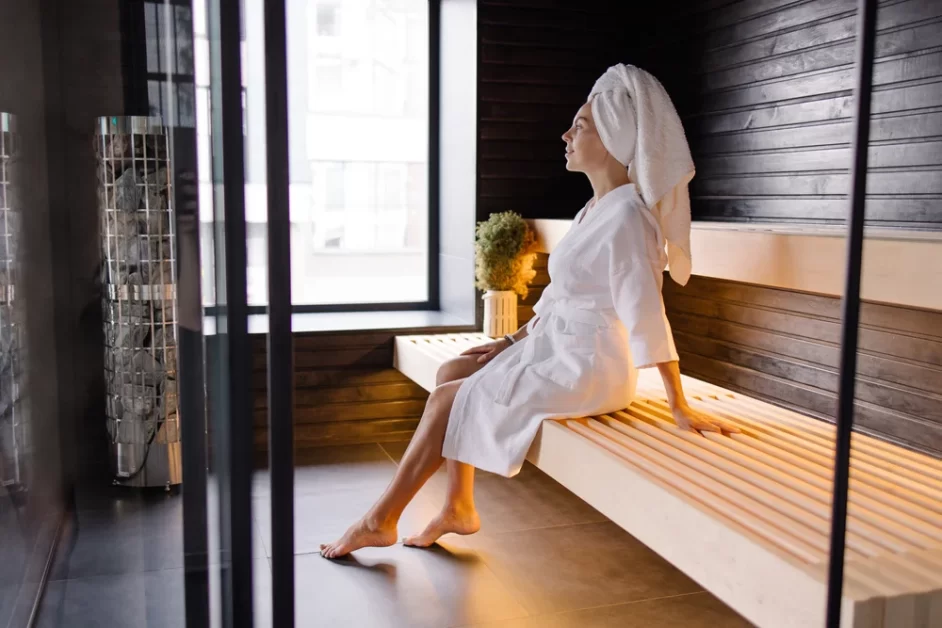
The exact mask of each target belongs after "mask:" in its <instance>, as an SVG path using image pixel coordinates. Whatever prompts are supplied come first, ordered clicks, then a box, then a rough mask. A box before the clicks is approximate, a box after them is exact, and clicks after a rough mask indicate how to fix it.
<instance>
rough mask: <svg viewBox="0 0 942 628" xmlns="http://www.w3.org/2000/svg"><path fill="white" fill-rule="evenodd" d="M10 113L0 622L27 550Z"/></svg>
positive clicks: (0, 342)
mask: <svg viewBox="0 0 942 628" xmlns="http://www.w3.org/2000/svg"><path fill="white" fill-rule="evenodd" d="M13 124H14V123H13V118H12V116H10V115H9V114H6V113H0V536H2V540H0V547H2V549H0V558H2V562H3V564H4V565H5V567H3V568H2V569H0V624H3V625H6V622H7V621H8V620H9V618H10V616H11V615H12V613H13V609H14V604H15V603H16V596H17V593H18V592H19V588H20V581H21V579H22V577H23V573H22V570H23V569H24V566H25V563H26V560H27V557H28V551H27V544H28V538H27V535H25V534H24V530H23V527H22V523H23V522H24V521H25V517H24V515H25V505H26V504H25V502H26V496H27V494H28V492H27V487H28V486H29V485H30V482H29V478H28V477H27V475H28V472H29V459H28V456H29V437H30V434H29V422H28V421H27V420H26V419H27V415H26V407H25V399H24V398H23V395H21V391H22V390H23V389H24V386H25V382H24V380H23V373H24V369H23V365H22V359H23V358H24V357H25V355H24V352H23V336H22V314H23V307H22V305H23V303H22V299H17V293H16V283H17V281H16V280H17V270H18V269H17V260H16V257H17V243H18V237H17V236H18V234H19V220H18V219H17V218H18V217H17V214H16V213H15V212H14V209H13V206H12V203H13V200H12V194H11V181H10V179H11V161H12V159H13V153H14V148H15V147H14V143H15V138H14V135H13V128H12V127H13Z"/></svg>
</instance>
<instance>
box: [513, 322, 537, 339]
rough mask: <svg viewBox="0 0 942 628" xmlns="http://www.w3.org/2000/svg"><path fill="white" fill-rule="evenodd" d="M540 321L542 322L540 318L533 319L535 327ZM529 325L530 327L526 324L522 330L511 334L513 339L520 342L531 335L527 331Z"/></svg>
mask: <svg viewBox="0 0 942 628" xmlns="http://www.w3.org/2000/svg"><path fill="white" fill-rule="evenodd" d="M538 320H540V317H539V316H534V317H533V324H534V325H535V324H536V322H537V321H538ZM529 325H530V323H524V324H523V325H522V326H521V327H520V329H518V330H517V331H515V332H514V333H512V334H510V335H511V336H513V339H514V340H515V341H517V342H520V341H521V340H523V339H524V338H526V337H527V336H529V335H530V332H529V331H527V327H528V326H529Z"/></svg>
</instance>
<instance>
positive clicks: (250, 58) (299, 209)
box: [194, 0, 431, 310]
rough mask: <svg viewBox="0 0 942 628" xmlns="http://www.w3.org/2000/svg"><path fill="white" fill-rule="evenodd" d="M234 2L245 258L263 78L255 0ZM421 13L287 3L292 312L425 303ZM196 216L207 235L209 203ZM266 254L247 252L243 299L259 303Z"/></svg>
mask: <svg viewBox="0 0 942 628" xmlns="http://www.w3.org/2000/svg"><path fill="white" fill-rule="evenodd" d="M244 3H245V13H244V14H243V15H244V18H245V21H247V23H248V25H249V28H247V29H245V40H244V41H243V60H242V61H243V63H242V68H243V83H244V87H245V96H244V98H243V103H244V106H245V107H246V111H245V113H246V115H245V118H244V120H245V125H246V126H245V132H246V134H247V139H246V147H247V150H249V147H251V150H249V153H250V154H248V155H247V158H246V169H247V185H246V214H247V216H250V217H251V218H250V220H251V221H252V225H251V226H250V227H249V232H250V234H253V238H252V242H251V243H248V246H249V249H250V253H251V252H254V253H258V252H259V251H260V250H261V249H260V247H261V246H262V243H263V240H262V239H261V237H260V235H259V234H260V232H259V230H260V229H263V226H264V217H265V215H266V213H265V211H264V203H265V199H266V194H265V193H264V187H265V185H266V184H265V180H264V178H265V169H264V167H261V168H259V167H258V166H259V164H258V163H256V162H257V161H258V160H257V156H258V155H256V154H255V153H254V152H253V151H258V150H261V149H262V147H264V146H265V136H264V134H265V128H264V127H265V124H264V114H263V109H264V100H265V98H264V93H265V80H264V63H263V62H262V61H263V56H264V55H262V54H260V52H259V51H263V50H264V41H263V36H264V34H263V29H261V28H255V27H253V24H255V22H254V21H253V20H255V19H256V18H259V16H260V15H261V14H262V9H263V6H264V3H263V0H244ZM196 4H200V3H199V2H197V3H196ZM428 12H429V2H428V0H397V1H396V2H382V1H379V0H373V1H370V2H363V1H362V0H303V1H300V0H299V1H294V2H289V3H288V6H287V20H288V24H289V28H288V42H287V44H288V54H287V60H288V68H287V71H288V89H289V102H290V103H291V106H290V110H289V120H288V130H289V146H288V149H289V156H290V164H291V170H290V173H289V180H290V186H291V189H290V191H289V193H290V203H291V208H290V210H291V247H292V255H291V257H292V261H291V269H292V297H293V300H294V305H295V308H307V309H311V310H317V309H318V308H319V307H320V306H323V305H328V304H329V305H347V306H350V309H352V310H356V309H358V308H360V307H361V306H362V304H366V303H376V304H379V303H390V302H395V303H416V304H422V303H426V302H428V300H429V297H430V295H429V276H430V273H429V263H430V259H431V256H430V255H429V229H428V218H429V202H428V184H427V182H428V142H429V127H430V124H429V117H428V116H429V111H428V102H429V97H428V84H429V65H430V63H429V62H430V59H429V49H428V42H429V39H430V38H429V37H428V28H429V15H428ZM259 19H260V18H259ZM194 26H195V28H194V30H195V31H196V42H195V48H194V49H195V54H196V59H195V61H196V74H197V85H198V91H197V94H196V101H197V112H198V115H199V117H200V118H201V119H200V120H199V121H198V126H199V127H200V128H199V138H200V150H199V158H200V166H201V167H200V173H201V193H202V194H204V195H205V196H204V198H205V201H204V202H201V207H202V206H204V205H205V206H206V207H208V208H211V207H212V205H211V198H212V184H211V171H210V168H209V167H205V168H204V167H203V166H204V165H206V166H208V165H209V164H208V162H210V153H211V143H210V142H209V137H210V136H209V131H208V128H209V127H208V124H209V118H210V116H209V115H208V108H209V106H210V103H209V93H208V91H207V86H208V84H209V63H208V59H209V54H208V53H209V46H208V40H207V34H206V28H205V16H204V15H196V14H195V15H194ZM249 114H251V115H249ZM252 116H254V117H252ZM262 152H264V151H262ZM262 165H263V164H262ZM249 171H251V176H249ZM249 188H252V189H249ZM256 205H257V206H256ZM202 220H203V221H204V222H206V223H207V224H206V225H205V233H206V234H207V237H208V238H210V239H211V237H212V224H211V220H212V210H211V209H209V210H208V211H207V212H206V213H205V214H204V216H203V217H202ZM260 220H261V221H262V222H258V221H260ZM206 245H208V246H209V247H211V246H212V242H211V241H210V242H206V243H205V244H204V246H206ZM265 263H266V257H265V256H264V255H251V254H250V255H249V265H250V267H251V268H250V269H249V281H250V283H252V284H253V285H250V286H249V287H248V292H249V295H250V304H251V305H264V303H265V298H266V295H265V290H264V289H263V288H264V284H265V280H264V278H265V273H266V272H267V270H266V268H265ZM256 267H257V268H256ZM211 283H212V282H211V281H210V282H206V284H211ZM207 298H208V297H207ZM210 301H211V300H210Z"/></svg>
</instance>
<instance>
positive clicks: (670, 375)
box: [657, 360, 739, 432]
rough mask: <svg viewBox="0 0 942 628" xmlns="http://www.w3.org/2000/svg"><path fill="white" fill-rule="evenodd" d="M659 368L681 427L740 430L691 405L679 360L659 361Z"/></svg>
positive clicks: (705, 429)
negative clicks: (683, 383)
mask: <svg viewBox="0 0 942 628" xmlns="http://www.w3.org/2000/svg"><path fill="white" fill-rule="evenodd" d="M657 370H658V371H660V372H661V379H663V380H664V390H665V391H666V392H667V402H668V403H669V404H670V407H671V413H672V414H673V415H674V421H676V422H677V425H678V426H679V427H681V428H683V429H686V430H690V431H693V432H697V431H705V432H720V431H722V430H726V431H727V432H738V431H739V430H738V429H736V428H735V427H730V426H727V425H725V424H720V423H719V422H717V421H715V420H713V419H712V418H710V417H709V416H707V415H705V414H703V413H702V412H698V411H697V410H694V409H693V408H691V407H690V404H688V403H687V398H686V397H684V389H683V386H682V385H681V383H680V363H679V362H678V361H677V360H674V361H671V362H659V363H658V365H657Z"/></svg>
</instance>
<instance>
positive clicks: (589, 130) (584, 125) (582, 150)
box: [563, 103, 611, 173]
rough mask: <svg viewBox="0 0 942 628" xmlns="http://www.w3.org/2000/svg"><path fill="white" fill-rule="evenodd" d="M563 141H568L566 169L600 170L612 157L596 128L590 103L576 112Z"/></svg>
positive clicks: (581, 170)
mask: <svg viewBox="0 0 942 628" xmlns="http://www.w3.org/2000/svg"><path fill="white" fill-rule="evenodd" d="M563 141H564V142H566V170H569V171H570V172H583V173H584V172H590V171H593V170H598V169H600V168H604V167H605V166H606V165H607V162H608V160H609V159H611V156H610V155H609V154H608V151H607V150H606V149H605V146H604V145H603V144H602V138H600V137H599V133H598V131H597V130H596V128H595V122H593V120H592V106H591V105H590V104H589V103H586V104H584V105H582V107H580V108H579V111H577V112H576V117H575V118H574V119H573V121H572V126H571V127H570V128H569V130H568V131H566V132H565V133H563Z"/></svg>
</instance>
